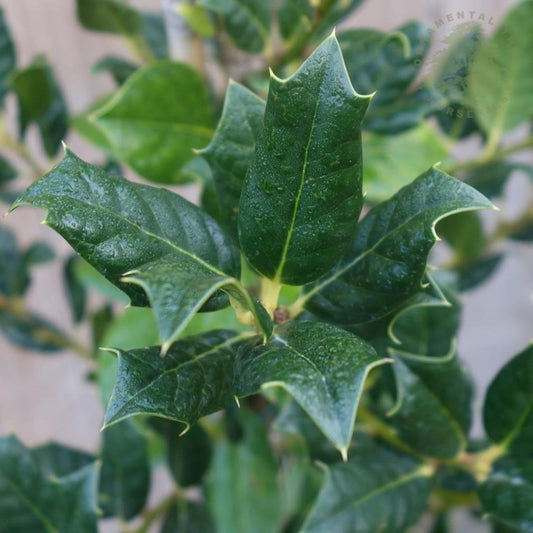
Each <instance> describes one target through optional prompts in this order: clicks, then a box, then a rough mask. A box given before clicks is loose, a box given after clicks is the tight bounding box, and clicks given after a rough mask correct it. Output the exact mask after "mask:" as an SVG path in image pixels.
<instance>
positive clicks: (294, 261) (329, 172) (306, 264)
mask: <svg viewBox="0 0 533 533" xmlns="http://www.w3.org/2000/svg"><path fill="white" fill-rule="evenodd" d="M369 101H370V97H366V96H359V95H358V94H357V93H356V92H355V91H354V89H353V87H352V85H351V83H350V80H349V79H348V76H347V74H346V68H345V66H344V61H343V59H342V54H341V51H340V48H339V45H338V43H337V39H336V38H335V36H334V35H332V36H331V37H329V38H328V39H326V41H324V42H323V43H322V44H321V45H320V46H319V47H318V48H317V49H316V50H315V51H314V52H313V54H312V55H311V56H310V57H309V58H308V59H307V60H306V61H305V63H304V64H303V65H302V66H301V67H300V69H299V70H298V71H297V72H296V73H295V74H293V75H292V76H291V77H290V78H288V79H286V80H280V79H278V78H276V77H275V76H271V80H270V90H269V95H268V100H267V105H266V111H265V119H264V128H263V133H262V135H261V137H260V139H259V141H258V143H257V147H256V152H255V157H254V160H253V162H252V165H251V167H250V170H249V172H248V174H247V176H246V179H245V181H244V186H243V190H242V195H241V202H240V207H239V217H238V224H239V237H240V242H241V246H242V249H243V251H244V253H245V255H246V257H247V259H248V260H249V261H250V263H251V264H252V266H253V267H254V268H255V269H256V270H258V271H259V272H260V273H261V274H263V275H264V276H266V277H268V278H271V279H274V280H277V281H278V282H281V283H285V284H289V285H302V284H304V283H308V282H310V281H313V280H315V279H317V278H318V277H320V276H321V275H323V274H324V273H326V272H327V271H328V270H329V269H330V268H331V267H332V266H333V265H334V264H335V262H336V261H337V260H338V259H339V258H340V257H341V255H342V253H343V252H344V251H345V249H346V245H347V243H348V239H349V238H350V236H351V235H352V234H353V230H354V228H355V225H356V224H357V219H358V217H359V213H360V210H361V206H362V202H363V194H362V177H361V174H362V168H361V121H362V119H363V115H364V112H365V110H366V108H367V106H368V103H369Z"/></svg>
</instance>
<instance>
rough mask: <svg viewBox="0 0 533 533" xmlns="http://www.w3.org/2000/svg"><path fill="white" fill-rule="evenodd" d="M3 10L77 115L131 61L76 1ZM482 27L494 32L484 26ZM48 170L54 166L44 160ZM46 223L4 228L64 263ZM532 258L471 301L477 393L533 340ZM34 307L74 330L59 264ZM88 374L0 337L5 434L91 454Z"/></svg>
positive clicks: (448, 10) (381, 23)
mask: <svg viewBox="0 0 533 533" xmlns="http://www.w3.org/2000/svg"><path fill="white" fill-rule="evenodd" d="M132 3H133V4H134V5H136V6H139V7H142V8H144V9H151V10H158V9H159V8H160V2H159V0H142V1H141V0H138V1H134V2H132ZM513 3H514V2H512V1H510V0H506V1H502V0H477V1H475V0H409V1H391V0H367V1H366V3H365V4H364V5H363V6H362V7H361V8H360V9H359V10H357V11H356V12H355V14H354V15H353V16H352V17H351V19H350V20H349V21H347V22H346V23H344V24H343V25H344V26H351V27H357V26H359V27H365V26H366V27H377V28H380V29H387V30H390V29H393V28H396V27H397V26H399V25H400V24H402V23H403V22H405V21H407V20H409V19H418V20H421V21H424V22H426V23H427V24H429V25H430V26H434V25H435V21H436V20H438V19H439V18H442V17H446V15H447V14H452V16H453V15H454V14H455V13H456V12H457V11H465V12H467V13H468V12H470V11H474V12H475V13H476V14H475V16H476V17H479V15H480V14H481V13H483V14H484V15H485V19H486V21H488V20H489V19H490V18H491V17H492V19H493V21H497V20H499V19H500V17H501V15H502V14H503V13H504V12H505V11H506V10H507V8H508V7H509V6H510V5H512V4H513ZM0 4H1V5H2V6H3V8H4V10H5V14H6V18H7V21H8V23H9V26H10V27H11V30H12V33H13V35H14V38H15V41H16V45H17V50H18V61H19V65H21V66H24V65H27V64H28V63H29V62H30V61H31V59H32V58H33V57H34V56H35V55H36V54H39V53H44V54H46V55H47V56H48V58H49V59H50V62H51V63H52V64H53V65H54V68H55V70H56V73H57V75H58V77H59V79H60V82H61V85H62V87H63V90H64V93H65V96H66V99H67V103H68V106H69V109H70V111H71V112H72V113H77V112H81V111H83V110H84V109H85V108H86V107H87V106H88V105H89V104H90V103H91V102H93V100H94V99H95V97H97V96H98V95H101V94H104V93H105V92H107V91H110V90H112V89H113V84H112V82H111V80H110V79H109V78H108V77H107V75H105V74H98V75H95V74H91V67H92V65H94V63H95V62H96V61H97V60H98V59H100V58H101V57H102V56H103V55H106V54H109V53H116V54H119V55H123V56H125V57H128V56H129V55H130V53H129V50H128V49H127V47H126V46H125V45H124V43H123V42H122V41H121V40H120V39H119V38H117V37H114V36H111V35H106V34H100V33H92V32H88V31H85V30H83V29H82V28H81V27H80V26H79V25H78V23H77V21H76V16H75V1H74V0H2V1H0ZM467 16H468V15H467ZM485 26H486V29H487V31H490V29H491V28H490V27H489V24H488V22H487V23H486V24H485ZM8 104H9V113H8V114H9V115H10V116H11V117H12V116H13V109H14V102H13V101H12V100H11V99H10V101H9V102H8ZM13 126H14V125H13ZM30 137H31V139H30V144H31V146H32V147H33V149H34V150H36V151H37V152H38V153H40V148H39V147H38V143H36V142H35V140H36V139H35V132H31V136H30ZM67 142H68V144H69V145H70V147H71V148H72V149H73V150H74V151H76V152H77V153H78V154H79V155H80V156H82V157H83V158H86V159H89V160H91V159H92V160H95V158H96V157H97V155H98V154H97V152H96V151H95V150H94V149H92V148H91V147H90V146H88V145H87V144H86V143H84V142H83V141H82V140H81V139H79V138H78V137H76V136H75V135H71V136H69V138H68V139H67ZM472 149H475V146H472V147H468V146H467V147H466V150H467V151H468V150H472ZM42 164H43V166H44V167H45V168H47V167H48V166H49V163H48V162H46V161H44V160H43V161H42ZM186 192H187V194H189V193H191V190H190V189H189V190H187V191H186ZM193 192H194V191H192V193H193ZM528 195H529V199H531V192H530V190H528V189H527V187H526V184H525V183H524V182H523V181H522V180H520V179H519V180H517V182H516V183H513V184H511V187H510V190H509V198H508V199H507V200H506V202H505V204H506V205H505V206H503V208H504V211H506V212H509V213H511V212H513V211H516V210H517V209H518V208H519V207H520V205H522V204H523V203H524V197H526V199H527V196H528ZM41 219H42V213H40V212H38V211H36V210H34V209H22V210H19V211H17V212H15V213H13V214H11V215H9V217H7V218H4V219H2V220H1V223H2V224H7V225H9V226H10V227H12V228H14V229H15V230H16V232H17V234H18V237H19V239H20V241H21V242H22V243H23V244H28V243H30V242H32V241H33V240H35V239H42V240H46V241H47V242H50V243H51V244H52V245H53V246H54V247H55V248H56V249H57V250H58V251H59V254H60V256H65V255H66V254H67V253H68V247H67V246H66V245H65V243H64V242H63V241H62V240H61V238H59V237H58V236H57V235H55V234H54V232H53V231H51V230H49V229H48V228H45V227H44V226H42V225H40V224H39V222H40V220H41ZM532 260H533V254H532V252H531V251H530V250H527V249H526V248H524V247H521V246H516V247H515V248H514V252H513V254H512V256H511V257H510V258H509V259H507V261H506V263H505V265H504V268H502V269H501V270H500V271H499V272H498V274H497V275H496V276H495V278H494V279H493V281H492V282H491V283H490V284H488V285H486V286H484V287H482V288H480V289H479V290H476V291H473V292H472V293H469V294H468V295H467V296H466V297H465V312H464V325H463V329H462V330H461V334H460V339H459V350H460V354H461V355H462V356H463V357H464V358H465V359H466V360H467V362H468V365H469V366H470V368H471V369H472V370H473V373H474V374H475V375H476V378H477V380H478V383H479V389H480V390H481V391H482V390H483V389H484V387H485V386H486V384H487V383H488V382H489V380H490V379H491V378H492V376H493V375H494V373H495V372H496V370H497V368H499V366H501V364H502V362H503V361H505V360H506V359H507V358H508V357H510V356H511V355H513V354H514V353H516V352H518V351H519V350H521V349H522V348H523V347H524V346H525V345H526V343H527V342H528V341H529V339H530V338H531V336H532V324H533V320H532V318H533V308H532V302H531V294H533V276H532V269H531V265H532V264H533V263H532ZM29 303H30V307H31V308H33V309H35V310H39V311H40V312H42V313H43V314H44V315H45V316H47V317H49V318H50V319H51V320H52V321H55V322H57V323H59V324H64V325H65V327H66V328H68V327H70V326H69V318H68V317H69V313H68V309H67V307H66V303H65V297H64V291H63V287H62V283H61V275H60V269H59V266H58V262H55V263H54V264H50V265H45V266H43V267H40V268H37V269H36V270H35V279H34V282H33V285H32V288H31V289H30V293H29ZM74 334H75V335H76V336H77V337H78V338H79V339H80V340H81V341H82V342H87V341H88V339H87V331H84V330H83V329H81V330H79V331H76V332H75V333H74ZM87 370H88V367H87V365H86V364H85V363H84V362H83V361H81V360H79V358H77V357H76V356H74V355H72V354H69V353H64V354H61V355H52V356H46V355H40V354H36V353H29V352H24V351H22V350H20V349H17V348H16V347H13V346H12V345H10V344H8V343H7V342H6V341H5V340H4V339H3V338H0V435H4V434H6V433H9V432H15V433H16V434H17V435H18V436H19V438H21V440H22V441H23V442H25V443H26V444H27V445H35V444H39V443H43V442H45V441H48V440H50V439H54V440H57V441H60V442H63V443H66V444H70V445H72V446H77V447H81V448H84V449H86V450H89V451H94V450H95V449H96V447H97V445H98V442H99V440H100V434H99V429H100V426H101V424H102V415H103V413H102V409H101V407H100V402H99V399H98V397H97V394H96V392H95V390H94V387H92V386H90V385H88V384H87V383H86V382H85V381H84V379H83V378H84V375H85V374H86V372H87ZM480 397H481V396H478V398H480ZM477 428H478V429H479V422H478V423H477ZM110 531H113V530H112V529H111V530H110ZM472 531H473V530H472Z"/></svg>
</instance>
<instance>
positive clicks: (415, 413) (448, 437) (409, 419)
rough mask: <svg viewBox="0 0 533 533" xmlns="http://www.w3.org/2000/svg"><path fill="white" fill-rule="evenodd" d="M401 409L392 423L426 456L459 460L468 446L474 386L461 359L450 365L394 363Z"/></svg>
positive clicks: (397, 430) (448, 363)
mask: <svg viewBox="0 0 533 533" xmlns="http://www.w3.org/2000/svg"><path fill="white" fill-rule="evenodd" d="M394 373H395V376H396V381H397V387H398V394H399V399H398V402H399V407H397V408H396V409H395V410H394V414H393V416H391V417H390V418H389V419H388V423H390V424H392V425H393V426H394V427H395V428H396V432H397V434H398V437H399V438H400V439H401V440H403V441H404V442H406V443H407V444H408V445H409V446H411V447H412V448H414V449H415V450H416V451H418V452H420V453H421V454H423V455H428V456H430V457H437V458H440V459H451V458H453V457H456V456H457V455H458V454H459V453H460V452H461V451H464V449H465V447H466V433H467V432H468V429H469V427H470V419H471V410H472V397H473V392H474V391H473V386H472V381H471V378H470V375H469V374H468V373H467V372H466V370H465V368H464V367H463V365H462V364H461V363H460V362H459V361H458V360H457V358H455V359H453V360H452V361H449V362H446V363H415V362H413V361H410V362H409V363H408V364H407V363H406V362H403V361H402V360H401V359H400V358H396V359H395V361H394Z"/></svg>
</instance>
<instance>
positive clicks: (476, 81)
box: [467, 0, 533, 142]
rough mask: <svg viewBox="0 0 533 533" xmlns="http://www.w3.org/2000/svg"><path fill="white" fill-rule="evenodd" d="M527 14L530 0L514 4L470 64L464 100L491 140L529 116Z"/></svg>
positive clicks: (531, 63)
mask: <svg viewBox="0 0 533 533" xmlns="http://www.w3.org/2000/svg"><path fill="white" fill-rule="evenodd" d="M531 17H533V3H532V2H530V1H529V0H528V1H524V2H518V3H517V4H516V5H514V6H513V8H512V9H511V10H510V11H509V12H508V13H507V15H506V16H505V18H504V19H503V20H502V21H501V23H500V25H499V26H498V28H497V29H496V30H495V31H494V33H493V34H492V35H491V37H489V38H488V39H487V40H485V42H483V43H482V44H481V46H480V47H479V50H478V51H477V53H476V56H475V61H473V63H472V65H471V66H470V75H469V77H468V86H467V101H468V103H469V104H470V105H471V106H472V108H473V109H474V110H475V111H476V118H477V120H478V122H479V123H480V124H481V126H482V127H483V129H484V130H485V131H486V132H487V133H488V134H489V136H490V138H491V139H492V141H493V142H497V141H498V140H499V138H500V137H501V135H502V134H503V133H505V132H506V131H509V130H511V129H512V128H514V127H516V126H518V125H519V124H520V123H521V122H523V121H526V120H528V119H530V118H531V117H532V116H533V103H532V102H531V98H530V95H531V91H533V75H532V72H533V57H532V55H531V53H530V52H531V48H532V47H533V33H532V32H531V23H530V21H531ZM492 141H491V142H492Z"/></svg>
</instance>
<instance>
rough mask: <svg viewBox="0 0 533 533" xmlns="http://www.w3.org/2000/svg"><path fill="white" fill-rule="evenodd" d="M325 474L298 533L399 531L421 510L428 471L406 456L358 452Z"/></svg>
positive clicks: (426, 493)
mask: <svg viewBox="0 0 533 533" xmlns="http://www.w3.org/2000/svg"><path fill="white" fill-rule="evenodd" d="M326 472H327V477H326V481H325V483H324V486H323V487H322V491H321V492H320V495H319V497H318V500H317V502H316V504H315V507H314V509H313V512H312V513H311V515H310V516H309V518H308V520H307V522H306V524H305V526H304V527H303V529H302V533H303V532H305V533H315V532H316V533H319V532H320V533H321V532H324V531H335V533H353V532H354V531H357V532H358V533H376V532H377V531H380V532H381V531H382V532H384V533H385V532H386V533H404V532H405V531H406V530H407V528H408V527H409V526H411V525H413V524H414V523H416V522H417V521H418V519H419V518H420V516H421V514H422V512H423V511H424V509H425V507H426V504H427V500H428V496H429V491H430V480H429V475H430V474H431V471H430V470H428V469H427V467H425V466H423V465H421V464H420V463H418V462H416V461H415V460H413V459H412V458H410V457H407V456H401V455H398V454H396V453H393V452H390V451H388V450H379V449H378V450H374V451H369V452H366V453H364V452H361V453H360V454H358V455H355V456H353V457H352V458H351V459H350V461H349V462H348V463H345V464H342V463H341V464H337V465H334V466H332V467H330V468H327V469H326Z"/></svg>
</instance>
